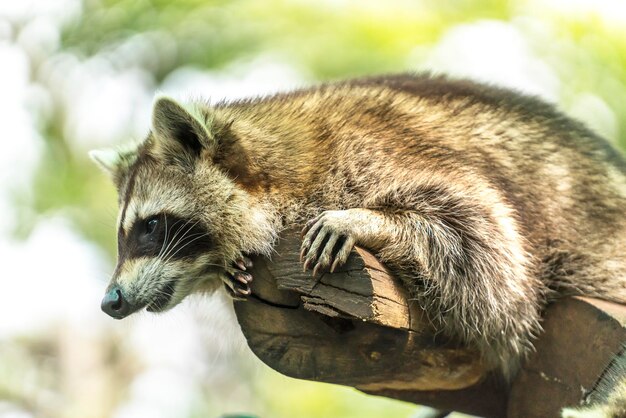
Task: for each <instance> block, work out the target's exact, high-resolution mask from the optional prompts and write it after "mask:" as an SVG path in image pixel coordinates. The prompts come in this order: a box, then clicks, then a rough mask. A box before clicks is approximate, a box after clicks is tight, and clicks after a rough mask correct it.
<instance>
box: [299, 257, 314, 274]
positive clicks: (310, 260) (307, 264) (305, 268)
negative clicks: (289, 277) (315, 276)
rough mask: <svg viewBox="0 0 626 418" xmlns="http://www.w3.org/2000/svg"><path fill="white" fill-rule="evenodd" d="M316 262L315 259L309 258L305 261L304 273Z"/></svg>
mask: <svg viewBox="0 0 626 418" xmlns="http://www.w3.org/2000/svg"><path fill="white" fill-rule="evenodd" d="M313 261H314V259H313V257H309V258H307V259H306V260H305V261H304V266H303V270H302V271H307V270H308V269H309V265H310V264H311V263H312V262H313Z"/></svg>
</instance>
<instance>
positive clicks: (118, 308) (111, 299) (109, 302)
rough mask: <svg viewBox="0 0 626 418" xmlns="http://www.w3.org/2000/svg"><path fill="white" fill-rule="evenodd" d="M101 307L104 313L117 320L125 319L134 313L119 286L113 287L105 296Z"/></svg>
mask: <svg viewBox="0 0 626 418" xmlns="http://www.w3.org/2000/svg"><path fill="white" fill-rule="evenodd" d="M100 307H101V308H102V310H103V311H104V313H106V314H107V315H109V316H111V317H113V318H115V319H122V318H125V317H127V316H128V315H130V314H131V313H132V312H133V310H132V308H131V305H130V303H128V301H127V300H126V298H125V297H124V294H123V293H122V289H120V288H119V287H117V286H113V287H112V288H111V289H110V290H109V291H108V292H107V293H106V295H104V298H102V304H101V305H100Z"/></svg>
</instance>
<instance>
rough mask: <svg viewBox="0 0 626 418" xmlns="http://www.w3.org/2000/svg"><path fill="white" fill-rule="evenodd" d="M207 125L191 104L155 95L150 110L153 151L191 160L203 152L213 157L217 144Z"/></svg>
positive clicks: (199, 112)
mask: <svg viewBox="0 0 626 418" xmlns="http://www.w3.org/2000/svg"><path fill="white" fill-rule="evenodd" d="M210 124H211V123H210V122H209V121H208V119H207V117H206V115H203V114H202V112H201V110H200V109H199V108H197V107H196V106H194V105H191V106H184V105H181V104H179V103H178V102H176V101H174V100H173V99H171V98H169V97H159V98H157V100H156V102H155V103H154V110H153V112H152V127H153V133H154V134H155V148H156V152H157V154H162V155H164V156H165V157H169V159H173V160H174V161H179V162H180V161H182V162H191V163H193V161H194V160H195V159H196V158H197V157H199V156H200V155H201V154H202V153H203V152H206V153H208V154H209V155H210V156H213V155H214V154H215V151H216V149H217V145H216V141H215V138H214V136H213V135H212V133H211V126H210Z"/></svg>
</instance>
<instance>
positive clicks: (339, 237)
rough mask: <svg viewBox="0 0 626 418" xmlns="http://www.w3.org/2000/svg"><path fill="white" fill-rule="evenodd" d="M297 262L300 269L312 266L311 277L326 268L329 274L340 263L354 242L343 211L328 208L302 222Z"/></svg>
mask: <svg viewBox="0 0 626 418" xmlns="http://www.w3.org/2000/svg"><path fill="white" fill-rule="evenodd" d="M302 236H303V239H302V247H301V250H300V261H303V262H304V270H307V269H309V268H311V267H312V268H313V276H316V275H317V273H318V272H320V271H322V270H326V269H329V268H330V272H331V273H332V272H333V271H335V269H336V268H337V267H338V266H340V265H342V264H344V263H345V262H346V261H347V260H348V257H349V256H350V252H351V251H352V248H353V247H354V244H355V243H356V238H355V236H354V233H352V231H351V227H350V217H349V216H348V214H347V211H343V210H329V211H325V212H322V213H321V214H320V215H318V216H317V217H315V218H313V219H311V220H310V221H309V222H307V223H306V225H305V226H304V228H303V229H302Z"/></svg>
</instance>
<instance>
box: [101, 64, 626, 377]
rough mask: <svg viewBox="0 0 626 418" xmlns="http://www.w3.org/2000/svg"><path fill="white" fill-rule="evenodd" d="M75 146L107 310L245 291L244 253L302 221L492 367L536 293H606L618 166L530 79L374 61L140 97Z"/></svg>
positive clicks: (625, 289) (617, 251)
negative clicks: (87, 142)
mask: <svg viewBox="0 0 626 418" xmlns="http://www.w3.org/2000/svg"><path fill="white" fill-rule="evenodd" d="M91 156H92V157H93V159H94V160H95V161H96V162H97V163H98V164H99V165H100V166H102V167H103V168H104V169H105V170H106V171H107V172H108V173H109V174H110V176H111V177H112V178H113V181H114V183H115V185H116V187H117V189H118V192H119V207H120V214H119V219H118V247H119V248H118V252H119V258H118V263H117V267H116V269H115V272H114V273H113V278H112V280H111V284H110V285H109V287H108V288H107V291H106V295H105V297H104V299H103V301H102V309H103V310H104V311H105V312H106V313H108V314H109V315H111V316H112V317H114V318H118V319H119V318H124V317H126V316H128V315H130V314H131V313H133V312H135V311H137V310H140V309H142V308H147V310H148V311H152V312H160V311H165V310H168V309H171V308H172V307H174V306H175V305H176V304H178V303H179V302H180V301H181V300H183V298H185V296H187V295H189V294H190V293H193V292H202V291H206V292H211V291H214V290H216V289H218V288H220V287H221V283H224V284H225V287H226V288H227V290H228V291H229V292H230V294H231V295H232V296H234V297H237V298H245V297H246V296H247V295H248V294H249V293H250V288H249V283H250V281H251V280H252V276H251V275H250V273H249V268H250V264H249V260H248V259H247V255H250V254H261V255H264V256H268V257H269V256H271V253H272V248H273V245H274V243H275V241H276V238H277V236H278V235H279V234H280V233H281V231H283V230H284V229H285V228H290V227H293V226H298V225H299V226H302V225H304V227H303V240H302V253H301V256H302V261H303V264H304V267H305V268H308V269H311V270H312V271H313V274H316V275H319V274H323V273H325V272H329V271H330V272H332V271H333V270H334V269H335V268H336V267H337V266H338V265H341V264H342V263H344V262H345V261H346V259H347V258H348V256H349V254H350V251H351V250H352V248H353V246H354V245H359V246H363V247H366V248H368V249H370V250H372V251H373V252H375V253H376V254H377V256H378V257H379V258H380V260H381V261H383V262H384V263H386V265H387V266H388V267H389V268H390V269H391V271H393V272H394V273H395V274H396V275H397V276H398V277H400V278H401V279H402V280H403V282H404V283H405V285H406V287H407V288H408V290H409V291H410V293H411V295H412V297H413V298H415V299H416V300H417V301H418V302H419V303H420V305H421V306H422V307H424V309H425V310H426V311H427V312H428V314H429V316H430V319H431V321H432V322H433V323H434V324H435V326H436V327H437V328H438V329H439V330H440V331H441V333H442V334H444V335H447V336H448V337H449V338H451V339H453V340H455V341H458V342H459V343H462V344H465V345H467V346H469V347H474V348H476V349H478V350H480V352H481V353H482V354H483V356H484V359H485V362H486V364H489V365H491V366H493V367H494V368H495V369H497V370H500V371H501V372H502V373H503V374H504V375H511V374H512V373H514V371H515V370H516V368H517V366H518V364H519V362H520V361H521V360H522V359H523V357H524V355H525V353H527V352H528V351H529V350H531V348H532V340H533V338H534V337H535V336H536V335H537V334H538V333H539V332H540V329H541V327H540V318H541V312H542V309H543V307H544V306H545V304H546V303H547V301H549V300H551V299H553V298H555V297H558V296H563V295H580V294H584V295H589V296H594V297H599V298H604V299H607V300H612V301H616V302H622V303H624V302H626V253H625V252H624V251H623V248H624V246H625V244H626V215H625V212H624V207H626V165H625V163H624V159H623V158H622V157H621V156H620V154H619V153H618V152H617V151H616V150H615V149H614V148H612V147H611V146H610V145H609V143H608V142H607V141H605V140H604V139H602V138H600V137H598V136H597V135H596V134H594V133H593V132H591V131H590V130H588V129H587V128H585V126H583V125H582V124H581V123H579V122H576V121H574V120H572V119H570V118H568V117H567V116H565V115H564V114H562V113H560V112H559V111H558V110H556V109H555V107H554V106H552V105H550V104H547V103H545V102H543V101H541V100H540V99H538V98H535V97H529V96H526V95H524V94H520V93H517V92H514V91H510V90H507V89H502V88H498V87H494V86H489V85H483V84H479V83H475V82H472V81H469V80H463V79H449V78H446V77H443V76H431V75H428V74H425V75H410V74H405V75H394V76H379V77H370V78H362V79H356V80H349V81H343V82H334V83H327V84H322V85H320V86H317V87H312V88H305V89H300V90H295V91H292V92H288V93H280V94H276V95H272V96H268V97H260V98H251V99H246V100H238V101H232V102H220V103H216V104H209V103H207V102H202V101H192V102H189V103H184V104H181V103H178V102H177V101H175V100H173V99H170V98H167V97H159V98H157V99H156V100H155V104H154V109H153V116H152V129H151V131H150V133H149V134H148V135H147V137H146V138H145V140H143V141H142V142H141V143H140V144H138V145H136V146H133V147H130V148H126V149H120V150H116V151H94V152H92V154H91Z"/></svg>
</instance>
